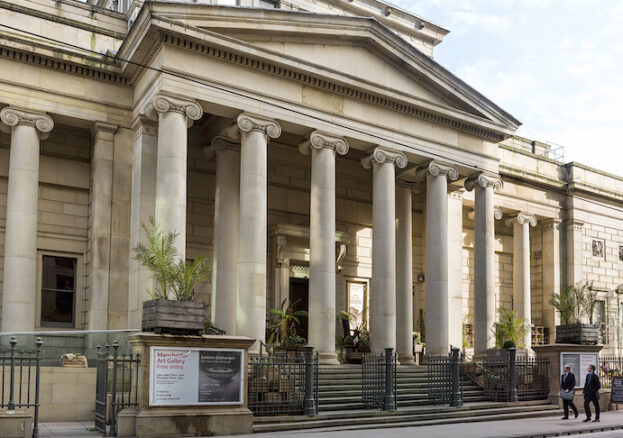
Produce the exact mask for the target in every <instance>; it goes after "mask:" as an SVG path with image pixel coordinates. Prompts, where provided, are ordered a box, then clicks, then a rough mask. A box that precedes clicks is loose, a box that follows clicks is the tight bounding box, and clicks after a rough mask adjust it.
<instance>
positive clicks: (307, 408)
mask: <svg viewBox="0 0 623 438" xmlns="http://www.w3.org/2000/svg"><path fill="white" fill-rule="evenodd" d="M303 355H304V357H305V398H304V399H303V415H316V400H315V398H314V386H313V383H314V361H313V355H314V347H312V346H311V345H306V346H305V349H304V352H303Z"/></svg>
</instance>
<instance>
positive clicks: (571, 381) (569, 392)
mask: <svg viewBox="0 0 623 438" xmlns="http://www.w3.org/2000/svg"><path fill="white" fill-rule="evenodd" d="M563 370H564V373H563V375H562V378H561V379H560V397H561V398H562V408H563V409H564V411H565V416H564V417H562V420H568V419H569V407H571V409H572V410H573V413H574V415H575V418H578V408H576V407H575V404H574V403H573V393H574V391H575V376H574V375H573V373H572V372H571V367H569V365H565V367H564V368H563Z"/></svg>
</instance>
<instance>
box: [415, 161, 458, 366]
mask: <svg viewBox="0 0 623 438" xmlns="http://www.w3.org/2000/svg"><path fill="white" fill-rule="evenodd" d="M417 176H418V178H420V179H424V178H426V329H427V330H426V351H427V352H428V353H429V354H434V355H437V354H448V351H449V350H448V349H449V346H450V338H449V324H450V322H449V318H448V315H449V308H450V295H449V290H448V275H449V273H450V272H449V271H450V266H449V264H448V181H456V180H457V178H458V177H459V172H458V171H457V170H456V168H454V167H452V166H450V165H447V164H443V163H439V162H436V161H431V162H430V163H428V164H427V165H426V166H424V167H421V168H419V169H418V170H417Z"/></svg>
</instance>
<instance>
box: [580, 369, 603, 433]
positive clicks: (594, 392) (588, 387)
mask: <svg viewBox="0 0 623 438" xmlns="http://www.w3.org/2000/svg"><path fill="white" fill-rule="evenodd" d="M599 388H601V383H599V377H597V374H595V365H589V366H588V374H587V375H586V382H585V383H584V411H585V412H586V420H584V423H588V422H589V421H591V406H590V403H591V402H593V405H594V406H595V420H593V423H599Z"/></svg>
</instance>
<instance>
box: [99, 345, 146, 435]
mask: <svg viewBox="0 0 623 438" xmlns="http://www.w3.org/2000/svg"><path fill="white" fill-rule="evenodd" d="M140 363H141V360H140V356H139V354H138V353H136V354H132V353H129V354H121V355H120V354H119V343H118V342H117V341H115V342H113V345H112V346H110V345H108V344H106V345H105V346H104V348H102V347H101V346H99V345H98V346H97V364H96V369H97V373H96V383H95V429H96V430H97V431H98V432H100V433H102V434H103V435H104V436H117V413H118V412H119V411H120V410H121V409H123V408H127V407H135V406H138V387H139V386H138V375H139V373H138V371H139V365H140ZM109 397H110V398H109Z"/></svg>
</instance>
